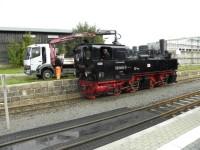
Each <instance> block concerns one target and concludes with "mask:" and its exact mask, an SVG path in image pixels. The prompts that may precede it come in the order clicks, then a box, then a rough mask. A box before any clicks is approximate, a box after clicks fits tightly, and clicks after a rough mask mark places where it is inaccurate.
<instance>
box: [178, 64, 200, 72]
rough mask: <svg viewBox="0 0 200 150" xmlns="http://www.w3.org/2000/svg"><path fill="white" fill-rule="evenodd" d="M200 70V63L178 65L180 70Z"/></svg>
mask: <svg viewBox="0 0 200 150" xmlns="http://www.w3.org/2000/svg"><path fill="white" fill-rule="evenodd" d="M188 70H191V71H192V70H200V65H182V66H179V67H178V71H188Z"/></svg>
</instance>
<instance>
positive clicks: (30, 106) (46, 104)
mask: <svg viewBox="0 0 200 150" xmlns="http://www.w3.org/2000/svg"><path fill="white" fill-rule="evenodd" d="M199 79H200V78H199V76H195V77H191V78H179V79H178V81H177V83H176V84H183V83H188V82H192V81H196V80H199ZM172 85H173V84H172ZM172 85H171V84H169V85H166V86H172ZM73 94H75V93H73ZM81 100H82V99H81V97H80V96H76V97H74V98H72V99H69V100H65V99H59V100H51V101H43V102H38V103H27V104H26V103H20V104H19V105H10V106H9V112H10V114H17V113H26V112H31V111H35V110H42V109H47V108H53V107H58V106H63V105H70V104H75V103H80V102H81ZM4 113H5V111H4V107H3V104H2V105H1V104H0V116H2V115H4Z"/></svg>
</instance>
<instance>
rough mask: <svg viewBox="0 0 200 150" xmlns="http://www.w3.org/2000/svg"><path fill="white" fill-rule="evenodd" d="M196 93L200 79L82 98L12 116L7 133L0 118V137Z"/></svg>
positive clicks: (4, 124) (199, 86)
mask: <svg viewBox="0 0 200 150" xmlns="http://www.w3.org/2000/svg"><path fill="white" fill-rule="evenodd" d="M197 90H200V80H197V81H193V82H188V83H182V84H174V85H170V86H166V87H161V88H154V89H148V90H143V91H138V92H136V93H131V94H122V95H121V96H118V97H117V96H107V97H102V98H97V99H96V100H86V99H83V100H82V101H81V102H80V103H74V104H70V105H65V106H62V107H57V108H51V109H48V110H40V111H36V112H31V113H30V112H29V113H26V114H20V115H15V116H11V117H10V124H11V129H10V130H7V129H6V122H5V117H3V116H1V117H0V122H1V124H0V135H4V134H7V133H12V132H16V131H21V130H26V129H30V128H35V127H39V126H44V125H48V124H53V123H58V122H62V121H67V120H72V119H76V118H81V117H84V116H89V115H93V114H97V113H101V112H105V111H110V110H114V109H117V108H122V107H141V106H145V105H148V104H151V103H153V102H156V101H159V100H161V99H166V98H170V97H174V96H177V95H180V94H183V93H187V92H192V91H197Z"/></svg>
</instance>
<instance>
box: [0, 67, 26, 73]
mask: <svg viewBox="0 0 200 150" xmlns="http://www.w3.org/2000/svg"><path fill="white" fill-rule="evenodd" d="M23 72H24V68H23V67H6V68H0V74H18V73H23Z"/></svg>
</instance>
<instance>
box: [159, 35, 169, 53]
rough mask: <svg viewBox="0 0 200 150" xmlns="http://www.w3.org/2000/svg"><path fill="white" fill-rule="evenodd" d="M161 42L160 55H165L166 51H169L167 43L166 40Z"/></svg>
mask: <svg viewBox="0 0 200 150" xmlns="http://www.w3.org/2000/svg"><path fill="white" fill-rule="evenodd" d="M159 42H160V53H161V54H162V55H164V54H165V51H166V50H167V43H166V42H167V41H166V40H164V39H161V40H160V41H159Z"/></svg>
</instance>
